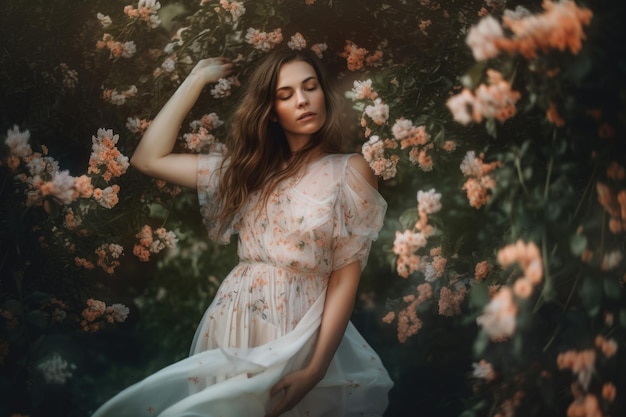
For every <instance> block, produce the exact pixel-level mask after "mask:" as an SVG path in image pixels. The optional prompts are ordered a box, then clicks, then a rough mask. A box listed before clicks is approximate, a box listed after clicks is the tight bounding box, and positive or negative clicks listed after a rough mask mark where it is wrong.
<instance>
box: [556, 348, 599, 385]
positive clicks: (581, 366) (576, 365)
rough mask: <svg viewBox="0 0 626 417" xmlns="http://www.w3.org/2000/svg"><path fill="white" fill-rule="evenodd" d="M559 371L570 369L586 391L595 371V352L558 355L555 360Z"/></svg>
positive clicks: (586, 351) (572, 352) (568, 352)
mask: <svg viewBox="0 0 626 417" xmlns="http://www.w3.org/2000/svg"><path fill="white" fill-rule="evenodd" d="M556 362H557V365H558V367H559V369H571V370H572V372H573V373H574V374H575V375H577V376H578V382H580V385H581V386H582V387H583V388H584V389H585V390H586V389H587V387H588V386H589V383H590V382H591V376H592V374H593V372H594V369H595V362H596V352H595V351H594V350H592V349H588V350H583V351H575V350H568V351H566V352H563V353H560V354H559V356H558V357H557V359H556Z"/></svg>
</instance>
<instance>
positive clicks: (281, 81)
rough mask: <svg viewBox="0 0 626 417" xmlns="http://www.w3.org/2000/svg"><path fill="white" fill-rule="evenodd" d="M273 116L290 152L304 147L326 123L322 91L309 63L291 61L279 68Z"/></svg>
mask: <svg viewBox="0 0 626 417" xmlns="http://www.w3.org/2000/svg"><path fill="white" fill-rule="evenodd" d="M274 114H275V115H276V119H277V120H276V121H277V122H278V124H280V126H281V127H282V128H283V130H284V131H285V135H286V136H287V141H288V142H289V147H290V148H291V150H292V151H297V150H298V149H300V148H301V147H302V146H304V145H305V144H306V143H307V142H308V141H309V140H310V139H311V136H312V135H313V134H314V133H315V132H317V131H318V130H320V129H321V128H322V126H323V125H324V123H325V122H326V103H325V101H324V91H322V87H321V85H320V82H319V80H318V79H317V74H316V73H315V70H314V69H313V67H312V66H311V65H310V64H308V63H306V62H304V61H291V62H288V63H286V64H283V66H282V67H281V68H280V71H279V72H278V80H277V84H276V92H275V99H274Z"/></svg>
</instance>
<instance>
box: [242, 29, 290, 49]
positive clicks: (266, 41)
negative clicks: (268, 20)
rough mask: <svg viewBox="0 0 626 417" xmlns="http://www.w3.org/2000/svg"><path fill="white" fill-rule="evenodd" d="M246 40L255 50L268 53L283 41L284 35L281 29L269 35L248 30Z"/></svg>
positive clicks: (255, 30) (256, 30)
mask: <svg viewBox="0 0 626 417" xmlns="http://www.w3.org/2000/svg"><path fill="white" fill-rule="evenodd" d="M245 39H246V42H247V43H249V44H250V45H252V46H253V47H254V48H255V49H259V50H261V51H263V52H268V51H270V50H271V49H272V48H274V47H275V46H276V45H278V44H279V43H281V42H282V41H283V35H282V30H281V29H280V28H278V29H276V30H274V31H273V32H269V33H266V32H261V31H260V30H258V29H254V28H248V31H247V33H246V36H245Z"/></svg>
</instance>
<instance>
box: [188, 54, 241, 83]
mask: <svg viewBox="0 0 626 417" xmlns="http://www.w3.org/2000/svg"><path fill="white" fill-rule="evenodd" d="M232 72H233V64H232V63H231V62H230V60H228V59H227V58H224V57H217V58H206V59H201V60H200V61H198V63H197V64H196V66H195V67H194V68H193V69H192V70H191V73H190V74H189V75H190V76H196V77H198V78H200V79H201V80H202V81H203V82H204V83H205V84H209V83H216V82H218V81H219V79H220V78H226V77H228V76H229V75H230V74H231V73H232Z"/></svg>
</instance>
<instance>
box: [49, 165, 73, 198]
mask: <svg viewBox="0 0 626 417" xmlns="http://www.w3.org/2000/svg"><path fill="white" fill-rule="evenodd" d="M75 181H76V180H75V179H74V177H72V176H71V175H70V172H69V171H67V170H66V171H61V172H57V173H55V174H54V175H53V176H52V181H51V183H52V191H51V194H52V195H53V196H54V197H55V198H57V199H59V201H61V203H63V204H69V203H71V202H72V201H73V200H74V198H73V196H74V182H75Z"/></svg>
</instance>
